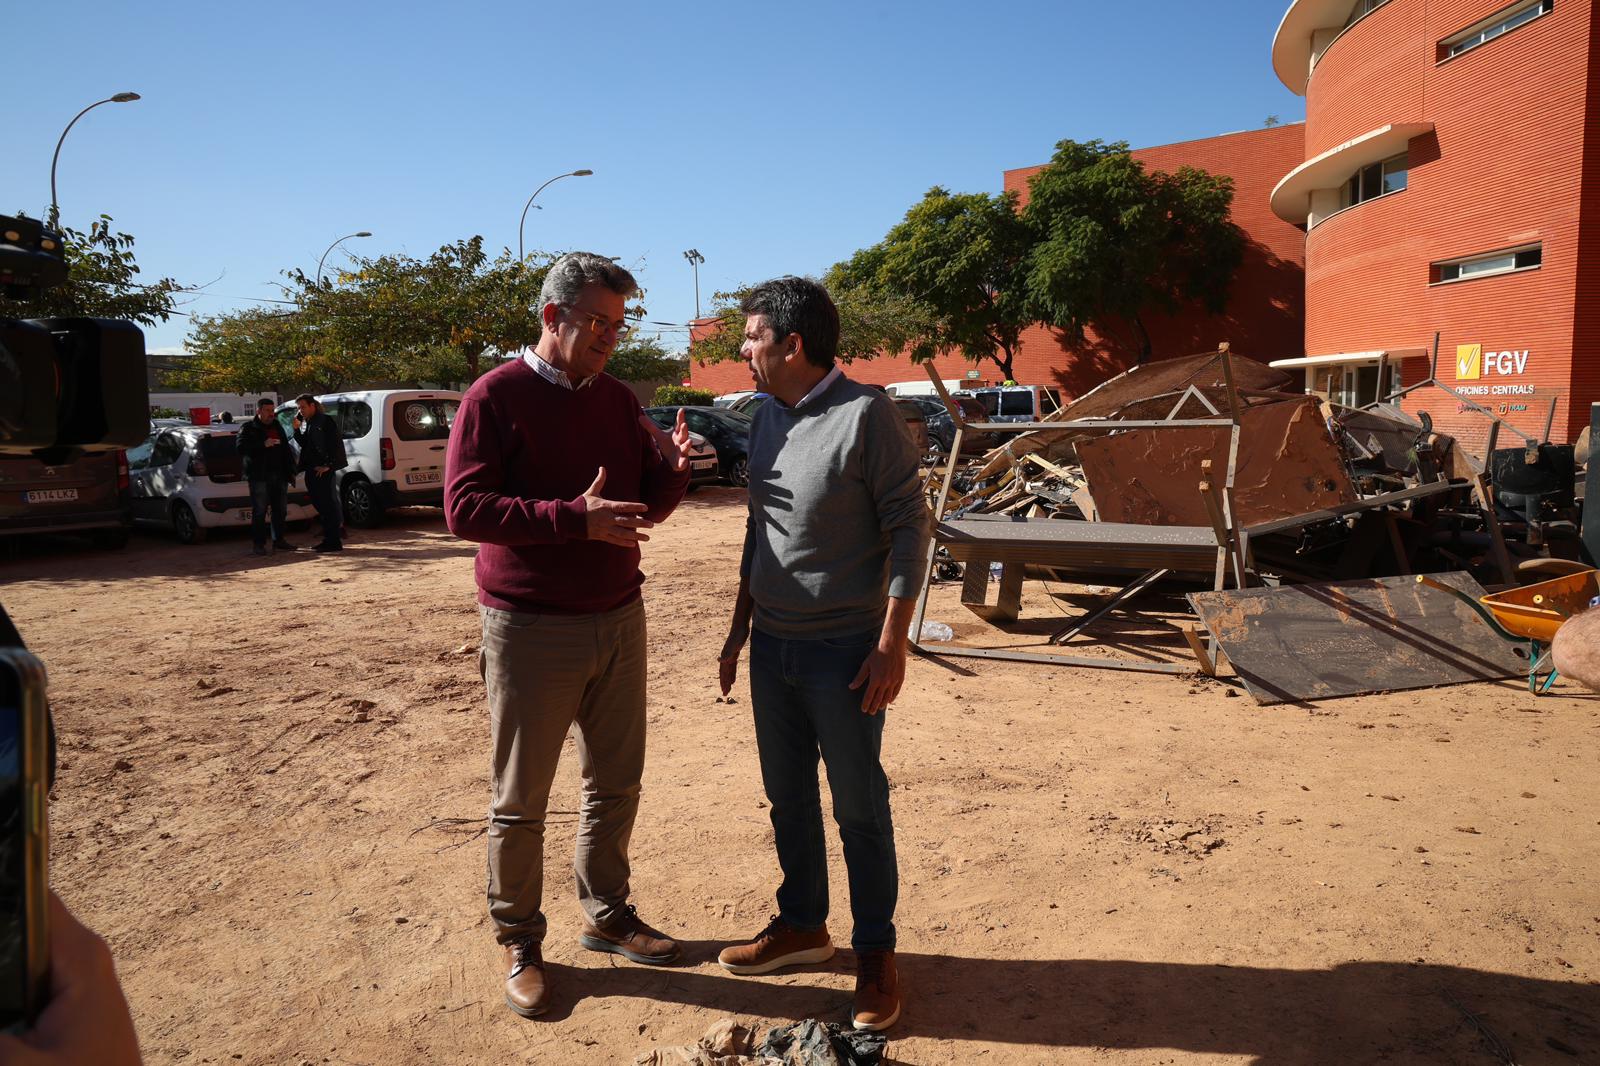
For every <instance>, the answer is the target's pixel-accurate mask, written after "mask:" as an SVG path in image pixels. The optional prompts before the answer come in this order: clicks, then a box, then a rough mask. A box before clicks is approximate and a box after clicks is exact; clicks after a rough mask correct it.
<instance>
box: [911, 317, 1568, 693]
mask: <svg viewBox="0 0 1600 1066" xmlns="http://www.w3.org/2000/svg"><path fill="white" fill-rule="evenodd" d="M930 376H931V375H930ZM1430 380H1431V379H1430ZM1297 384H1298V383H1297V381H1296V380H1294V379H1291V378H1290V376H1289V375H1288V374H1286V373H1284V372H1282V371H1280V370H1275V369H1273V368H1271V367H1268V366H1265V365H1263V364H1261V363H1257V362H1254V361H1251V360H1245V359H1236V358H1234V357H1233V356H1232V355H1231V353H1230V352H1229V351H1228V348H1227V345H1223V346H1222V347H1221V348H1220V349H1219V350H1218V351H1216V352H1212V353H1206V354H1202V355H1196V356H1190V357H1187V358H1182V359H1172V360H1164V361H1161V362H1157V363H1150V364H1146V365H1143V366H1139V367H1135V368H1134V369H1132V370H1130V371H1127V372H1126V373H1124V374H1121V375H1119V376H1117V377H1114V378H1112V379H1111V380H1109V381H1107V382H1105V383H1104V384H1102V385H1100V386H1099V387H1097V388H1095V389H1093V390H1091V391H1090V392H1088V393H1086V394H1085V395H1083V396H1081V397H1079V398H1078V399H1077V400H1075V401H1073V402H1072V403H1070V404H1069V405H1068V406H1066V407H1065V408H1063V409H1062V410H1060V411H1057V412H1055V413H1054V414H1052V415H1051V416H1049V417H1048V418H1046V419H1044V420H1043V421H1041V422H1036V423H1027V424H1022V425H1005V424H989V423H979V424H976V425H974V426H973V432H979V433H986V434H990V435H991V438H992V439H994V440H995V441H996V444H995V446H994V447H993V448H992V449H991V450H989V451H988V452H987V453H986V454H984V455H982V456H980V457H976V458H971V459H963V458H962V451H963V449H962V448H961V447H959V446H958V447H954V448H952V449H951V455H952V458H951V459H950V460H949V463H948V465H947V467H946V468H945V470H944V471H943V475H944V476H943V478H942V479H935V480H934V482H933V483H931V484H930V488H933V487H937V488H938V490H939V493H938V504H937V510H938V512H939V513H938V518H939V521H938V522H937V525H936V532H935V542H936V559H935V568H934V573H935V576H936V577H950V578H954V577H958V576H959V577H960V578H961V579H962V582H963V588H962V603H963V604H964V605H966V606H967V607H968V608H970V609H971V610H973V611H974V613H976V614H978V615H979V616H980V617H982V618H984V619H985V620H986V621H989V622H991V623H994V624H1006V623H1009V622H1014V621H1016V619H1017V611H1018V606H1019V600H1020V590H1021V584H1022V580H1023V578H1024V576H1025V575H1028V576H1042V577H1048V578H1053V579H1056V580H1066V581H1078V582H1082V583H1085V584H1096V585H1104V584H1106V583H1108V582H1110V581H1123V582H1126V584H1124V585H1123V587H1122V588H1121V589H1120V590H1119V591H1118V592H1116V594H1115V595H1113V596H1111V597H1110V598H1109V600H1107V601H1106V602H1105V603H1104V604H1102V605H1101V606H1100V607H1099V608H1097V609H1095V610H1092V611H1090V612H1089V613H1087V614H1086V615H1084V616H1083V617H1081V618H1079V619H1077V620H1075V621H1074V622H1073V623H1072V624H1070V625H1067V626H1065V627H1064V628H1062V629H1061V630H1059V631H1057V632H1056V633H1055V634H1053V635H1052V638H1051V643H1054V644H1061V643H1065V642H1066V641H1067V640H1068V639H1071V638H1072V637H1075V636H1076V635H1078V634H1079V633H1081V632H1082V631H1083V630H1084V629H1086V628H1088V627H1089V626H1090V625H1092V624H1093V623H1094V622H1095V621H1096V620H1098V619H1099V618H1100V617H1103V616H1104V614H1105V613H1107V612H1108V611H1110V610H1113V609H1119V608H1124V607H1126V605H1127V604H1128V603H1129V602H1130V601H1131V600H1133V599H1134V598H1135V597H1137V596H1139V595H1140V594H1142V593H1143V592H1144V591H1146V590H1148V589H1149V588H1151V587H1153V586H1156V585H1158V584H1162V583H1171V582H1173V581H1177V582H1188V583H1190V586H1191V587H1194V586H1195V585H1199V586H1200V587H1210V588H1211V589H1212V590H1213V591H1214V592H1217V593H1220V592H1222V590H1224V589H1225V588H1228V587H1229V586H1231V587H1232V588H1233V589H1235V590H1245V589H1252V587H1256V586H1265V587H1266V591H1267V592H1269V593H1270V592H1272V591H1274V590H1277V589H1280V588H1288V587H1293V586H1302V585H1313V584H1318V583H1339V582H1360V581H1376V580H1378V579H1387V578H1404V577H1407V576H1409V575H1414V574H1443V573H1455V574H1460V575H1462V577H1463V578H1464V580H1465V581H1466V582H1468V583H1473V587H1477V585H1480V584H1481V585H1482V586H1485V587H1488V588H1504V587H1506V586H1512V585H1517V584H1519V583H1522V582H1523V581H1526V580H1532V579H1533V578H1532V577H1530V576H1528V575H1530V574H1534V573H1538V572H1540V568H1541V567H1543V566H1547V565H1552V564H1555V565H1562V566H1565V565H1582V564H1581V563H1579V562H1576V561H1580V560H1582V558H1583V555H1584V547H1583V544H1582V542H1581V541H1580V539H1579V531H1580V529H1581V520H1580V515H1579V499H1578V495H1577V493H1576V488H1577V485H1578V484H1579V482H1578V478H1577V476H1576V475H1577V466H1578V462H1577V459H1578V456H1577V449H1575V448H1574V447H1573V446H1567V445H1553V444H1549V443H1544V444H1538V443H1534V442H1531V441H1527V440H1526V439H1525V437H1523V436H1522V435H1521V434H1520V433H1519V431H1516V430H1513V429H1511V428H1510V426H1509V424H1505V423H1502V422H1501V421H1500V420H1498V419H1495V418H1493V416H1492V415H1490V414H1489V413H1488V412H1480V413H1482V414H1484V415H1485V416H1486V417H1488V418H1489V419H1490V425H1489V428H1488V432H1487V440H1486V444H1487V446H1486V448H1485V450H1484V456H1485V458H1480V457H1479V456H1477V455H1474V454H1472V453H1471V452H1470V451H1469V450H1468V449H1467V448H1466V447H1465V446H1463V445H1462V444H1461V443H1460V442H1459V441H1457V440H1455V439H1453V438H1452V437H1451V436H1449V435H1447V434H1444V433H1439V432H1436V431H1435V430H1434V428H1433V425H1432V422H1431V420H1430V419H1429V417H1428V415H1427V414H1425V413H1422V414H1420V415H1417V416H1414V415H1412V414H1411V413H1409V412H1407V411H1405V410H1403V409H1402V408H1401V407H1400V406H1398V405H1397V404H1395V403H1376V404H1369V405H1367V406H1364V407H1360V408H1355V407H1347V406H1342V405H1339V404H1334V403H1330V402H1329V401H1327V400H1324V399H1321V398H1319V397H1317V396H1312V395H1306V394H1304V393H1303V392H1301V391H1299V389H1298V388H1297ZM935 387H936V388H940V391H941V392H942V391H943V390H942V387H940V386H939V385H938V383H937V382H936V383H935ZM1439 387H1440V388H1442V389H1443V388H1444V387H1443V386H1439ZM1408 391H1410V390H1408ZM1445 391H1449V390H1448V389H1445ZM946 399H947V400H948V397H946ZM952 409H953V408H952ZM957 425H958V431H959V433H961V434H965V433H966V432H967V427H968V425H969V423H967V422H965V421H963V420H962V419H960V418H959V417H957ZM1502 428H1504V429H1506V433H1505V434H1504V436H1505V437H1506V438H1507V439H1511V438H1512V436H1513V434H1517V435H1518V437H1519V438H1521V439H1522V441H1523V442H1522V443H1519V444H1517V446H1515V447H1499V446H1498V445H1499V443H1500V438H1501V436H1502V434H1501V430H1502ZM958 439H959V438H958ZM1582 450H1583V451H1585V452H1586V451H1587V448H1583V449H1582ZM1585 457H1586V456H1585ZM941 481H942V483H941ZM991 577H998V579H999V590H998V597H997V599H996V601H995V602H993V603H991V602H989V594H990V593H989V585H990V583H991ZM1458 584H1459V582H1458ZM1480 591H1481V590H1480ZM1416 595H1419V596H1423V597H1424V599H1427V598H1428V597H1429V596H1431V593H1429V592H1427V590H1423V591H1420V592H1418V593H1416ZM1385 602H1387V601H1385ZM1428 609H1429V610H1430V611H1431V612H1432V616H1434V617H1449V618H1450V619H1452V620H1453V621H1455V622H1460V624H1469V623H1470V622H1471V619H1470V618H1468V617H1466V616H1463V615H1461V613H1460V612H1453V613H1452V612H1450V611H1448V610H1443V609H1441V608H1440V607H1439V606H1438V605H1437V604H1431V605H1429V606H1428ZM920 617H921V616H920V614H919V619H920ZM1213 636H1215V631H1214V630H1213ZM1439 636H1441V637H1443V638H1444V639H1445V640H1446V642H1448V637H1449V635H1448V633H1446V634H1439ZM1386 639H1394V635H1393V634H1392V633H1391V634H1389V636H1388V638H1386ZM1189 643H1190V646H1191V648H1193V649H1195V651H1196V654H1197V656H1198V657H1199V658H1200V660H1201V663H1202V666H1203V668H1205V669H1207V670H1208V671H1210V670H1213V669H1214V668H1215V665H1216V651H1217V647H1216V641H1215V640H1214V639H1213V640H1212V641H1211V643H1210V646H1209V649H1208V651H1205V652H1202V650H1201V649H1200V647H1199V642H1198V640H1197V639H1195V638H1194V637H1193V636H1192V635H1191V636H1190V639H1189ZM938 652H939V654H956V655H960V654H974V655H980V654H981V655H982V656H983V657H988V658H1011V659H1020V660H1022V661H1044V662H1056V663H1065V664H1068V665H1093V666H1114V667H1121V668H1125V669H1147V670H1160V671H1163V672H1178V667H1177V664H1171V663H1163V662H1158V661H1154V660H1150V659H1142V660H1132V661H1126V662H1122V661H1116V660H1107V659H1104V658H1098V659H1077V658H1072V657H1068V656H1062V655H1058V654H1040V653H1032V652H1029V653H1015V654H1008V653H1005V652H1003V651H1000V650H997V649H992V648H990V649H981V650H980V649H963V648H959V647H954V646H950V645H941V646H940V648H939V649H938ZM1492 659H1493V666H1492V667H1489V666H1482V667H1481V668H1476V669H1477V672H1478V673H1479V674H1482V673H1484V671H1488V672H1489V675H1490V676H1507V675H1505V674H1500V675H1494V674H1493V671H1494V670H1499V669H1501V668H1502V667H1503V665H1504V662H1503V658H1502V657H1500V656H1494V657H1492ZM1466 672H1467V673H1472V672H1473V670H1471V669H1469V670H1467V671H1466ZM1435 683H1437V682H1435ZM1360 684H1361V682H1360V681H1359V680H1350V681H1345V682H1341V683H1338V684H1334V685H1331V686H1324V688H1325V689H1326V690H1327V691H1329V692H1332V691H1334V690H1340V691H1342V690H1345V689H1348V688H1350V686H1351V685H1355V686H1356V687H1357V690H1362V691H1371V690H1370V689H1365V690H1363V689H1360V688H1359V686H1360ZM1293 688H1294V686H1290V689H1289V690H1283V691H1281V692H1280V693H1279V694H1278V697H1277V698H1297V697H1296V694H1295V692H1294V691H1293ZM1260 694H1261V693H1260V692H1258V695H1260Z"/></svg>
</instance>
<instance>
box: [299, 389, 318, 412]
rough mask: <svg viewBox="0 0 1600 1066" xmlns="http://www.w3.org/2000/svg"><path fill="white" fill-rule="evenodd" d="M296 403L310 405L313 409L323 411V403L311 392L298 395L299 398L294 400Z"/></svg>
mask: <svg viewBox="0 0 1600 1066" xmlns="http://www.w3.org/2000/svg"><path fill="white" fill-rule="evenodd" d="M294 402H295V403H308V404H310V405H311V406H312V407H315V408H316V409H317V410H319V411H320V410H322V401H321V400H319V399H317V398H316V397H315V396H313V395H311V394H310V393H309V392H302V393H301V394H300V395H298V396H296V397H295V398H294Z"/></svg>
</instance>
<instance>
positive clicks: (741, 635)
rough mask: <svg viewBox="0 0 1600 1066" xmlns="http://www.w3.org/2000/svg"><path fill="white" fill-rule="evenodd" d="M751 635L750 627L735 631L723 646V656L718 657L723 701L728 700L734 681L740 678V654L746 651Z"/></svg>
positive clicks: (718, 671)
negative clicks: (745, 647) (746, 642)
mask: <svg viewBox="0 0 1600 1066" xmlns="http://www.w3.org/2000/svg"><path fill="white" fill-rule="evenodd" d="M749 635H750V629H749V627H748V626H746V627H745V628H743V629H735V630H734V632H732V633H729V634H728V639H727V640H726V641H724V642H723V645H722V654H721V655H719V656H717V681H718V682H719V683H721V685H722V698H723V699H727V698H728V693H730V692H732V691H733V683H734V681H735V680H737V679H738V677H739V653H740V652H742V651H744V644H745V640H746V639H747V638H748V637H749Z"/></svg>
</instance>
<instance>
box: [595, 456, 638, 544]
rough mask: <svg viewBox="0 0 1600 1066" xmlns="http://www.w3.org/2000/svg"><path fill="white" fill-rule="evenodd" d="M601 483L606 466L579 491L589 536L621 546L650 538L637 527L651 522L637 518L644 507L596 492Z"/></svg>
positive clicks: (602, 482)
mask: <svg viewBox="0 0 1600 1066" xmlns="http://www.w3.org/2000/svg"><path fill="white" fill-rule="evenodd" d="M605 484H606V468H605V467H603V466H602V467H601V468H600V472H599V473H598V474H596V475H595V476H594V484H593V485H590V486H589V487H588V489H586V490H585V491H584V494H583V508H584V512H585V517H586V519H587V521H588V524H589V525H588V531H587V532H588V537H589V539H590V540H603V541H605V542H606V543H607V544H619V545H621V546H622V547H624V548H626V547H629V546H631V545H634V544H638V543H639V542H640V541H644V540H649V539H650V538H649V537H648V536H646V535H645V534H644V533H643V532H641V530H646V529H649V528H650V527H651V526H653V525H655V523H654V522H652V521H650V520H649V519H647V518H640V517H639V515H640V514H641V513H643V512H644V511H645V510H647V508H646V507H645V505H644V504H642V503H623V502H621V501H620V500H608V499H606V498H605V497H603V496H601V495H600V490H601V489H603V488H605Z"/></svg>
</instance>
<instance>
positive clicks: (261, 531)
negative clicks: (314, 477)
mask: <svg viewBox="0 0 1600 1066" xmlns="http://www.w3.org/2000/svg"><path fill="white" fill-rule="evenodd" d="M275 406H276V405H275V404H274V403H273V402H272V401H271V400H268V399H264V398H263V399H261V400H257V401H256V416H255V417H254V418H252V419H250V420H249V421H248V422H246V423H245V424H244V425H242V426H240V427H239V455H240V456H241V457H242V458H243V460H244V477H245V480H246V481H248V482H249V483H250V507H251V510H250V537H251V539H252V540H254V541H255V549H254V551H255V554H257V555H265V554H267V508H268V507H269V506H270V507H271V508H272V523H271V526H272V546H273V547H274V548H277V549H279V550H280V551H291V552H292V551H294V550H295V546H294V545H293V544H290V543H289V542H288V541H287V540H284V539H283V528H284V526H286V525H288V524H289V484H290V483H291V482H292V481H294V451H293V449H292V448H290V447H289V435H288V434H287V433H285V432H284V430H283V426H282V425H280V424H279V423H278V420H277V418H275V417H274V416H273V408H274V407H275Z"/></svg>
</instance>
